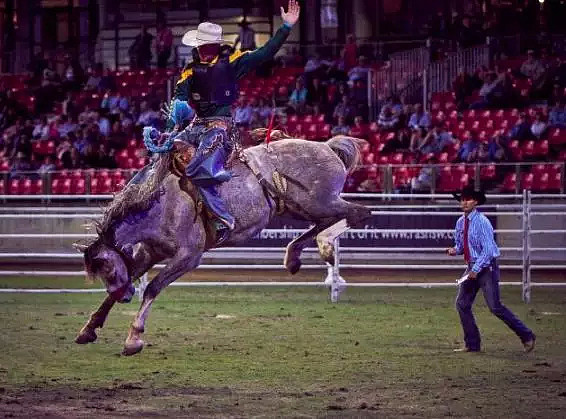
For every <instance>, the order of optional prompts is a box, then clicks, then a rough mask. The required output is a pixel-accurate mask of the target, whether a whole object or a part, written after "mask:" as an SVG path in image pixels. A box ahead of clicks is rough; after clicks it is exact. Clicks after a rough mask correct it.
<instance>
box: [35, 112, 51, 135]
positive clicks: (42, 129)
mask: <svg viewBox="0 0 566 419" xmlns="http://www.w3.org/2000/svg"><path fill="white" fill-rule="evenodd" d="M48 134H49V123H48V122H47V116H43V117H42V118H41V120H38V121H37V122H36V124H35V127H34V128H33V132H32V138H34V139H39V138H47V136H48Z"/></svg>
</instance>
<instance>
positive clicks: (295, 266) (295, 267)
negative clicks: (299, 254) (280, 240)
mask: <svg viewBox="0 0 566 419" xmlns="http://www.w3.org/2000/svg"><path fill="white" fill-rule="evenodd" d="M301 265H302V263H301V260H300V259H295V260H291V261H287V263H286V264H285V267H286V268H287V270H288V271H289V272H290V273H291V275H295V274H296V273H297V272H299V269H301Z"/></svg>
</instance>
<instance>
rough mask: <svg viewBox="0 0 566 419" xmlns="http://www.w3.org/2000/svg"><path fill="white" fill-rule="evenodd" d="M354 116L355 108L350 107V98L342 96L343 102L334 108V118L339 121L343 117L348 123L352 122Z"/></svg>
mask: <svg viewBox="0 0 566 419" xmlns="http://www.w3.org/2000/svg"><path fill="white" fill-rule="evenodd" d="M353 115H354V108H353V107H352V106H351V105H350V98H349V97H348V96H342V101H341V102H340V103H339V104H338V105H336V108H334V113H333V114H332V117H333V118H334V120H335V121H337V120H338V117H340V116H343V117H344V119H345V120H346V123H348V122H349V121H351V120H352V117H353Z"/></svg>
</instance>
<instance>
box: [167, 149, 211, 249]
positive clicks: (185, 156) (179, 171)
mask: <svg viewBox="0 0 566 419" xmlns="http://www.w3.org/2000/svg"><path fill="white" fill-rule="evenodd" d="M195 152H196V148H195V147H193V146H191V145H189V144H186V143H184V144H182V145H181V144H178V143H177V144H175V149H174V150H173V151H172V152H171V157H172V158H171V167H170V170H171V173H173V174H174V175H175V176H178V177H179V187H180V188H181V190H182V191H183V192H185V193H187V194H188V195H189V196H190V197H191V199H192V200H193V202H194V203H195V219H194V220H193V221H194V222H196V221H197V219H198V217H201V218H202V222H203V225H204V229H205V232H206V243H205V248H206V249H207V250H208V249H211V248H213V247H214V246H215V245H216V244H217V242H218V239H217V237H216V226H215V216H214V215H213V214H212V213H211V211H210V210H208V208H207V206H206V205H205V203H204V200H203V198H202V196H201V195H200V193H199V191H198V188H197V187H195V186H194V185H193V183H192V182H191V181H190V179H189V178H188V177H187V176H186V175H185V169H186V167H187V165H188V164H189V162H190V161H191V159H192V158H193V156H194V154H195Z"/></svg>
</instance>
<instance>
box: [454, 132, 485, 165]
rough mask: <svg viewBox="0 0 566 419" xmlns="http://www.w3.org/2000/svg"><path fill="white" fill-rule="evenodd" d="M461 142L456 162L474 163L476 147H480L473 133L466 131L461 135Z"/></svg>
mask: <svg viewBox="0 0 566 419" xmlns="http://www.w3.org/2000/svg"><path fill="white" fill-rule="evenodd" d="M463 140H464V141H463V142H462V146H461V147H460V150H459V151H458V156H457V161H460V162H462V163H470V162H473V161H475V159H476V156H477V151H478V147H479V145H480V143H479V141H478V140H477V138H476V135H475V133H472V132H470V131H466V132H465V133H464V135H463Z"/></svg>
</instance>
